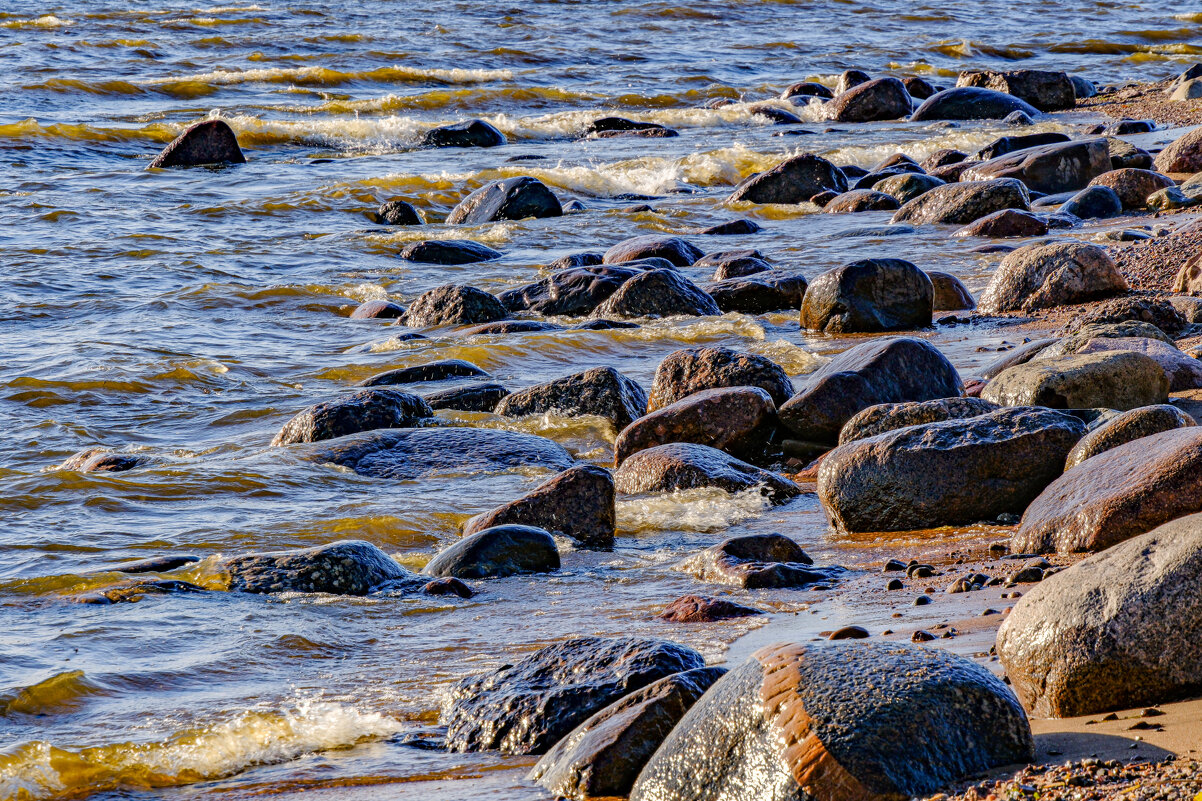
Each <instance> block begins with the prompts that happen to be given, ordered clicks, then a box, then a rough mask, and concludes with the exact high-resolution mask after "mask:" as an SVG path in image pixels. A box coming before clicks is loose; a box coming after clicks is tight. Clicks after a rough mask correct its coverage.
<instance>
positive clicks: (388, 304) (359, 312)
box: [351, 300, 405, 320]
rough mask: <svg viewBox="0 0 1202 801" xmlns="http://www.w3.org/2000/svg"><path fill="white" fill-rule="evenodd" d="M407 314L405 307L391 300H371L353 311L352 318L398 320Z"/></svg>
mask: <svg viewBox="0 0 1202 801" xmlns="http://www.w3.org/2000/svg"><path fill="white" fill-rule="evenodd" d="M404 316H405V307H404V306H401V305H400V304H398V303H393V302H392V301H390V300H369V301H365V302H363V303H360V304H359V305H358V306H356V307H355V310H354V311H353V312H351V319H352V320H396V319H399V318H401V317H404Z"/></svg>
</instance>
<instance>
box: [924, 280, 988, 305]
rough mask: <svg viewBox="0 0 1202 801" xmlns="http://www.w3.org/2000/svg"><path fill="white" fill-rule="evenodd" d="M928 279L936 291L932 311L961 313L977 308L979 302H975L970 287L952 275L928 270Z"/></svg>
mask: <svg viewBox="0 0 1202 801" xmlns="http://www.w3.org/2000/svg"><path fill="white" fill-rule="evenodd" d="M927 278H930V279H931V286H932V287H934V289H935V296H934V300H933V301H932V303H931V308H932V309H934V310H937V311H960V310H961V309H975V308H976V307H977V302H976V301H975V300H973V297H972V293H971V292H969V291H968V287H966V286H965V285H964V282H963V281H961V280H960V279H959V278H957V277H956V276H954V275H952V274H951V273H942V272H939V271H938V270H927Z"/></svg>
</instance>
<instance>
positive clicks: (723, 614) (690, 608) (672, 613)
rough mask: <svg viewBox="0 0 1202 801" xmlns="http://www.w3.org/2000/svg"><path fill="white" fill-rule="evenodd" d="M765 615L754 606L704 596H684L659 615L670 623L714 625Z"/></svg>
mask: <svg viewBox="0 0 1202 801" xmlns="http://www.w3.org/2000/svg"><path fill="white" fill-rule="evenodd" d="M762 614H764V613H763V611H762V610H759V609H756V608H755V607H753V606H744V605H743V604H740V603H735V602H734V601H728V600H726V599H725V598H709V597H707V596H704V595H684V596H681V597H680V598H677V599H676V600H675V601H673V602H672V603H670V604H668V606H667V608H665V609H664V611H663V612H662V613H661V614H660V615H659V618H660V620H666V621H668V622H669V623H713V622H715V621H718V620H730V619H732V618H737V617H751V616H753V615H762Z"/></svg>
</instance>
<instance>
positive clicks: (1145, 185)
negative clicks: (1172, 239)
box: [1077, 169, 1176, 217]
mask: <svg viewBox="0 0 1202 801" xmlns="http://www.w3.org/2000/svg"><path fill="white" fill-rule="evenodd" d="M1089 185H1090V186H1105V187H1109V188H1110V189H1112V190H1114V192H1115V194H1117V195H1118V197H1119V200H1120V201H1122V204H1123V209H1124V210H1131V209H1142V208H1146V207H1147V205H1148V196H1149V195H1151V194H1153V193H1154V192H1158V191H1160V190H1161V189H1168V188H1169V187H1172V186H1176V184H1175V183H1173V179H1172V178H1170V177H1169V176H1167V175H1162V174H1161V173H1158V172H1153V171H1152V170H1135V169H1123V170H1111V171H1110V172H1104V173H1102V174H1101V175H1099V176H1098V177H1097V178H1094V179H1093V180H1092V181H1090V182H1089ZM1077 216H1078V217H1080V216H1081V215H1079V214H1078V215H1077Z"/></svg>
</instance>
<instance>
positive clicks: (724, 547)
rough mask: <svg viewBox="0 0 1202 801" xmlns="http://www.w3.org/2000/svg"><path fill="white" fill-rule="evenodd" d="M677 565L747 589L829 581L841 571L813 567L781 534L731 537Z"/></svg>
mask: <svg viewBox="0 0 1202 801" xmlns="http://www.w3.org/2000/svg"><path fill="white" fill-rule="evenodd" d="M679 569H680V570H681V571H683V572H685V573H689V574H690V575H693V576H696V577H697V578H698V579H700V580H701V581H706V582H710V583H714V584H726V585H730V586H732V587H741V588H743V589H746V590H755V589H765V588H770V587H793V588H802V587H809V586H812V585H814V584H830V583H831V582H833V581H835V580H836V579H837V578H838V577H839V574H840V573H842V569H841V568H838V567H814V560H813V559H811V558H810V557H809V555H808V554H807V553H806V552H805V551H803V550H802V549H801V547H800V546H799V545H798V544H797V543H795V542H794V541H793V540H791V539H789V538H788V537H785V536H782V535H780V534H753V535H751V536H746V537H732V538H731V539H728V540H726V541H725V542H720V543H718V544H717V545H714V546H713V547H710V548H706V549H705V550H704V551H702V552H701V553H699V554H697V555H696V556H692V557H690V558H688V559H686V560H685V561H684V562H681V564H680V568H679Z"/></svg>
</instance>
